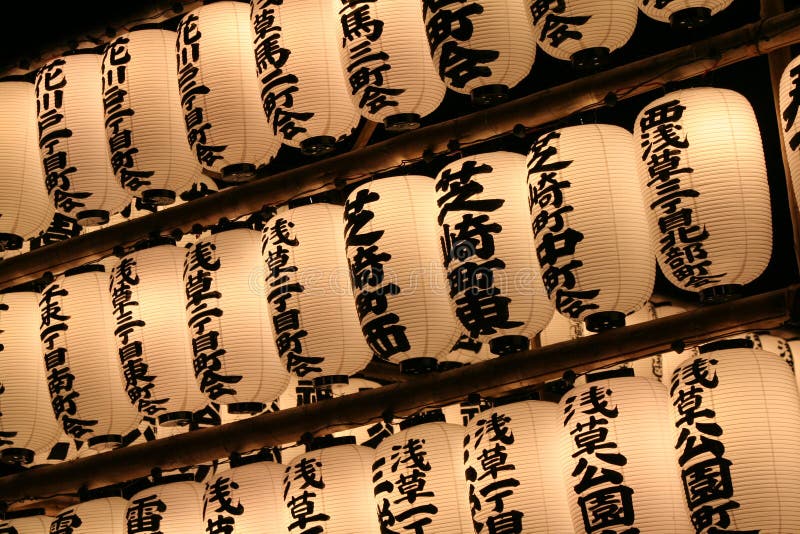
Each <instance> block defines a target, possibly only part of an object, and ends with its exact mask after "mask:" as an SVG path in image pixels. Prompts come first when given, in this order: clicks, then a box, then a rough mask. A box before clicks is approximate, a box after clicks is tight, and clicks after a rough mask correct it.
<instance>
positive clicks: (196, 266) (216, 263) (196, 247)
mask: <svg viewBox="0 0 800 534" xmlns="http://www.w3.org/2000/svg"><path fill="white" fill-rule="evenodd" d="M221 261H222V259H221V258H220V257H219V256H218V255H217V253H216V246H215V245H214V244H213V243H212V242H209V241H198V242H197V243H195V244H193V245H192V246H191V247H189V249H188V251H187V252H186V260H185V261H184V264H183V279H184V282H185V284H186V303H187V304H186V311H187V313H188V325H189V331H190V332H191V336H192V355H193V356H192V357H193V362H194V374H195V377H196V378H198V379H199V380H200V390H201V391H202V392H203V393H205V394H206V395H207V396H208V397H209V398H210V399H211V400H212V401H213V400H216V399H218V398H220V397H221V396H223V395H236V389H235V384H236V383H237V382H239V381H240V380H241V379H242V376H241V375H230V374H228V375H226V374H224V373H223V372H222V369H223V367H224V365H223V362H224V357H225V349H224V348H223V347H222V345H221V339H220V317H222V314H223V311H222V309H220V308H219V306H218V303H219V299H220V298H221V297H222V294H221V293H220V292H219V291H215V290H214V289H213V286H214V272H215V271H218V270H219V268H220V262H221Z"/></svg>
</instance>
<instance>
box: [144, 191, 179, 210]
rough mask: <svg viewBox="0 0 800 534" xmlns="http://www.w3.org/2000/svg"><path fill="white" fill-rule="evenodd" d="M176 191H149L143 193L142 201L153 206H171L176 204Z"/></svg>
mask: <svg viewBox="0 0 800 534" xmlns="http://www.w3.org/2000/svg"><path fill="white" fill-rule="evenodd" d="M175 197H176V195H175V191H171V190H169V189H147V190H146V191H142V201H143V202H146V203H148V204H151V205H153V206H169V205H170V204H173V203H174V202H175Z"/></svg>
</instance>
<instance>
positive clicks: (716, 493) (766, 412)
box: [670, 339, 800, 532]
mask: <svg viewBox="0 0 800 534" xmlns="http://www.w3.org/2000/svg"><path fill="white" fill-rule="evenodd" d="M752 345H753V344H752V341H750V340H745V339H738V340H723V341H717V342H712V343H708V344H706V345H702V346H700V350H699V354H698V355H697V356H696V357H694V358H692V359H689V360H687V361H685V362H684V363H683V364H682V365H681V366H680V367H679V368H678V369H677V370H676V371H675V373H674V374H673V376H672V382H671V386H670V395H671V398H672V406H673V407H672V423H673V426H674V428H673V434H674V440H673V441H674V443H675V449H676V453H677V455H676V458H677V459H678V465H680V468H681V477H682V480H683V487H684V495H685V497H686V502H687V504H688V507H689V509H690V510H691V514H692V522H693V523H694V524H695V526H696V527H697V530H698V532H699V531H700V530H701V529H702V530H703V531H704V532H706V531H707V532H713V531H715V530H717V531H724V530H728V531H729V532H731V531H738V532H797V531H800V510H798V509H797V507H796V506H795V503H797V502H798V501H800V486H799V485H798V484H797V481H798V479H800V466H798V465H797V461H796V459H797V443H798V440H800V395H798V390H797V385H796V383H795V379H794V377H793V376H792V372H791V369H790V368H789V366H787V365H786V363H785V362H784V361H783V360H782V359H781V358H779V357H777V356H776V355H774V354H770V353H767V352H764V351H762V350H758V349H754V348H752ZM706 529H707V530H706Z"/></svg>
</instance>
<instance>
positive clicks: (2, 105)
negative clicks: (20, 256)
mask: <svg viewBox="0 0 800 534" xmlns="http://www.w3.org/2000/svg"><path fill="white" fill-rule="evenodd" d="M38 143H39V139H38V137H37V133H36V96H35V94H34V89H33V84H31V83H29V82H26V81H22V80H14V79H9V78H4V79H3V80H2V81H0V173H2V176H3V180H2V182H0V183H2V190H0V248H1V249H3V250H19V249H20V248H22V245H23V240H25V239H28V238H30V237H35V236H36V235H37V234H39V233H40V232H43V231H44V230H45V229H46V228H47V226H48V225H49V224H50V220H51V219H52V218H53V205H52V203H51V202H50V199H49V198H48V196H47V190H46V189H45V182H44V171H43V169H42V160H41V159H39V151H38V149H37V147H38Z"/></svg>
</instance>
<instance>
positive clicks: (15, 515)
mask: <svg viewBox="0 0 800 534" xmlns="http://www.w3.org/2000/svg"><path fill="white" fill-rule="evenodd" d="M44 512H45V510H44V508H28V509H26V510H12V511H9V512H5V513H4V514H2V516H3V519H20V518H23V517H34V516H37V515H44Z"/></svg>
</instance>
